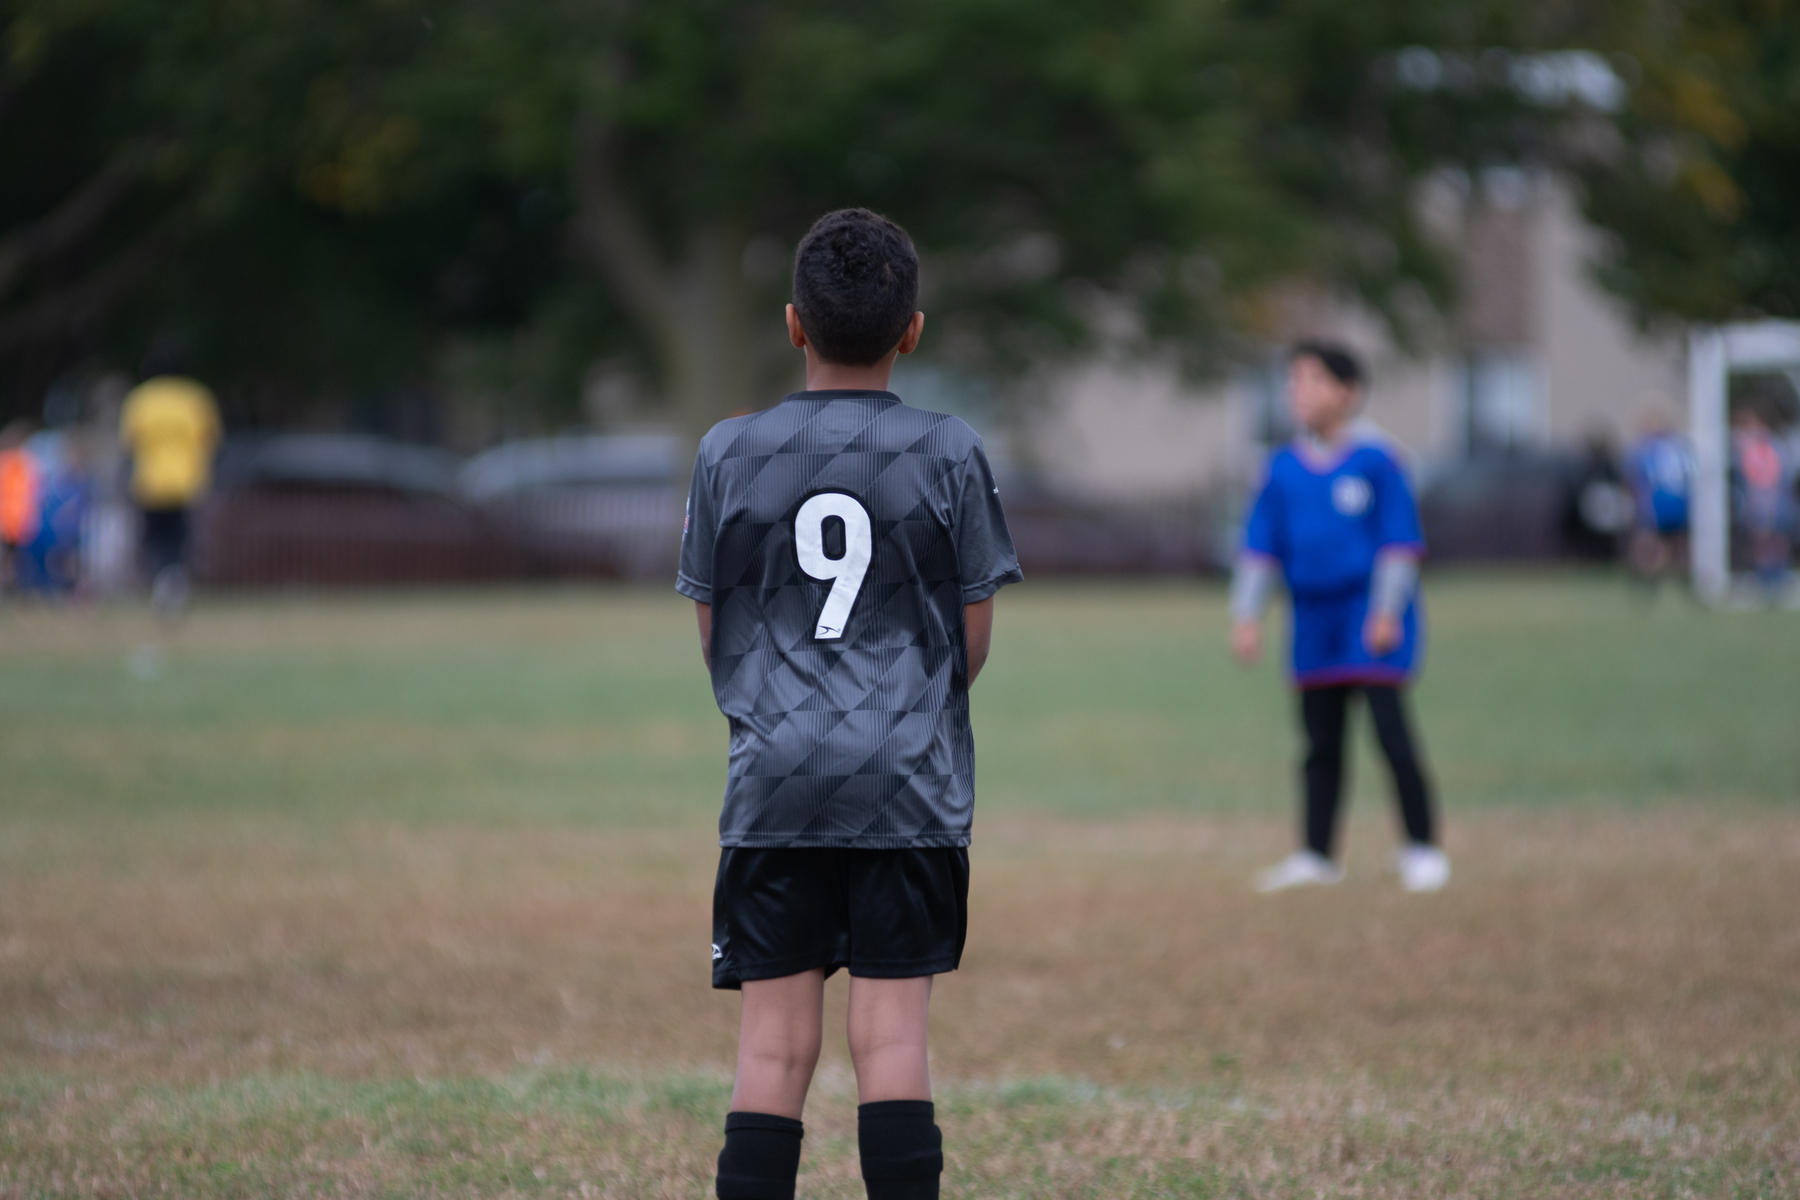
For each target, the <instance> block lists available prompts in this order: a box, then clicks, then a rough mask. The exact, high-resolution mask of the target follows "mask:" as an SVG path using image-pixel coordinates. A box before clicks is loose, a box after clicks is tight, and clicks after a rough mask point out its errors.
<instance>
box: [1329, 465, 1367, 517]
mask: <svg viewBox="0 0 1800 1200" xmlns="http://www.w3.org/2000/svg"><path fill="white" fill-rule="evenodd" d="M1374 496H1375V492H1374V489H1372V488H1371V487H1370V486H1369V481H1368V480H1366V479H1364V478H1363V477H1362V476H1361V475H1339V476H1338V477H1337V478H1336V479H1334V480H1332V481H1331V507H1333V508H1335V509H1337V510H1338V511H1339V512H1341V513H1343V514H1344V515H1345V516H1346V517H1360V516H1362V515H1363V514H1364V513H1365V512H1367V511H1369V501H1370V500H1372V499H1374Z"/></svg>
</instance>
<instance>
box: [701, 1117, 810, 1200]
mask: <svg viewBox="0 0 1800 1200" xmlns="http://www.w3.org/2000/svg"><path fill="white" fill-rule="evenodd" d="M805 1128H806V1127H805V1126H803V1125H802V1124H801V1123H800V1122H798V1121H796V1120H794V1119H793V1118H792V1117H776V1116H771V1115H770V1114H768V1113H753V1112H734V1113H727V1114H725V1149H723V1150H721V1151H719V1182H718V1190H717V1194H718V1197H719V1200H794V1176H795V1175H797V1174H799V1171H800V1138H801V1136H802V1135H803V1134H804V1133H805Z"/></svg>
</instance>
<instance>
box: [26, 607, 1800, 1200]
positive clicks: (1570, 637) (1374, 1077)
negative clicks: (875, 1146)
mask: <svg viewBox="0 0 1800 1200" xmlns="http://www.w3.org/2000/svg"><path fill="white" fill-rule="evenodd" d="M1428 591H1429V597H1430V603H1431V606H1432V620H1433V624H1432V642H1433V644H1432V648H1431V654H1430V662H1429V670H1428V676H1427V679H1426V681H1425V683H1424V684H1423V685H1422V686H1421V687H1420V689H1419V691H1418V696H1417V710H1418V714H1419V718H1420V721H1421V724H1422V726H1423V729H1424V734H1425V739H1426V744H1427V748H1428V752H1429V754H1430V757H1431V759H1432V763H1433V766H1434V769H1435V772H1436V775H1437V778H1438V781H1439V783H1440V784H1441V787H1442V791H1443V793H1444V806H1445V811H1446V826H1447V831H1448V833H1447V837H1448V847H1449V849H1450V851H1451V853H1452V855H1453V857H1454V858H1455V861H1456V878H1455V879H1454V880H1453V882H1452V884H1451V886H1450V888H1449V889H1448V890H1446V891H1445V892H1444V893H1442V894H1440V895H1438V896H1433V897H1411V896H1405V895H1403V894H1401V893H1400V892H1399V890H1398V888H1397V886H1396V885H1395V884H1394V883H1393V882H1392V880H1391V879H1390V878H1389V877H1387V875H1386V874H1385V871H1384V869H1383V867H1384V856H1385V854H1386V851H1387V849H1388V847H1389V846H1390V844H1391V841H1392V837H1393V834H1392V824H1393V822H1392V817H1391V814H1390V812H1389V811H1388V804H1387V800H1386V795H1385V786H1384V783H1385V781H1384V780H1383V778H1382V775H1381V772H1380V771H1379V770H1378V769H1377V768H1376V766H1375V760H1374V758H1373V756H1372V755H1371V754H1369V753H1366V752H1363V753H1360V754H1359V758H1358V762H1359V765H1360V766H1361V768H1362V770H1361V777H1362V778H1361V785H1360V787H1359V789H1358V797H1357V800H1356V802H1355V804H1354V807H1353V810H1352V821H1351V827H1350V831H1349V856H1350V879H1349V880H1348V881H1347V882H1346V883H1345V884H1344V885H1342V886H1340V887H1338V888H1335V889H1328V890H1323V891H1319V892H1313V893H1301V894H1292V895H1285V896H1280V897H1258V896H1255V895H1252V894H1251V893H1250V892H1249V890H1248V887H1247V880H1248V878H1249V876H1250V875H1251V874H1252V873H1253V872H1254V870H1255V869H1256V868H1257V867H1259V866H1262V865H1265V864H1266V863H1267V862H1268V861H1271V860H1272V859H1273V858H1275V857H1276V856H1278V855H1279V854H1281V853H1283V852H1285V851H1286V849H1287V848H1288V843H1289V839H1290V837H1291V834H1290V827H1291V824H1292V814H1291V808H1292V799H1291V794H1290V792H1291V774H1292V756H1293V753H1294V741H1293V734H1292V732H1291V730H1290V721H1289V711H1288V710H1289V705H1290V700H1289V698H1288V696H1287V694H1286V692H1285V689H1284V686H1283V684H1282V682H1281V680H1280V678H1279V677H1278V675H1277V673H1276V672H1275V671H1274V670H1273V669H1272V668H1270V667H1265V668H1264V669H1262V670H1261V671H1259V672H1256V673H1252V674H1244V673H1241V672H1239V671H1237V670H1236V669H1235V668H1233V667H1232V666H1231V665H1230V664H1229V663H1228V661H1227V659H1226V656H1225V653H1224V650H1223V638H1224V628H1225V621H1224V613H1223V600H1222V596H1221V595H1220V594H1219V592H1218V591H1217V590H1216V589H1206V588H1200V587H1195V586H1187V585H1180V586H1177V585H1141V586H1123V585H1117V586H1098V585H1096V586H1075V585H1050V584H1032V585H1029V586H1027V587H1022V588H1017V589H1013V590H1010V591H1008V592H1007V593H1006V594H1004V595H1003V596H1002V597H1001V599H1000V602H999V613H998V619H997V628H996V637H995V650H994V658H993V660H992V663H991V665H990V666H989V668H988V674H986V675H984V676H983V678H982V681H981V684H980V686H979V687H978V688H977V689H976V702H975V707H976V735H977V742H978V746H979V754H980V782H979V788H980V796H981V799H980V804H979V809H978V817H977V828H976V846H975V848H974V851H973V856H974V861H975V880H974V887H973V893H972V901H971V903H972V910H973V921H972V928H971V936H970V945H969V950H968V954H967V957H966V959H965V963H964V968H963V970H962V971H960V972H958V973H957V974H956V975H953V976H950V977H948V978H947V979H945V980H943V981H941V985H940V987H939V990H938V995H937V1000H936V1003H935V1005H934V1014H933V1039H934V1071H935V1074H936V1078H937V1081H938V1090H939V1095H938V1099H939V1110H940V1123H941V1124H942V1125H943V1127H944V1131H945V1137H946V1143H947V1153H948V1158H949V1164H950V1165H949V1169H948V1171H947V1174H946V1178H945V1194H946V1195H947V1196H969V1197H973V1196H982V1197H989V1196H996V1197H998V1196H1032V1197H1039V1196H1046V1197H1063V1196H1095V1197H1100V1196H1105V1197H1116V1196H1183V1197H1211V1196H1245V1197H1288V1196H1294V1197H1301V1196H1304V1197H1314V1196H1393V1197H1401V1196H1405V1197H1413V1196H1419V1197H1424V1196H1431V1197H1438V1196H1479V1197H1514V1196H1516V1197H1546V1196H1547V1197H1574V1196H1583V1197H1585V1196H1609V1197H1610V1196H1619V1197H1626V1196H1629V1197H1640V1196H1657V1197H1678V1196H1731V1197H1791V1196H1795V1195H1800V921H1797V920H1796V914H1797V913H1800V737H1797V736H1796V735H1797V734H1800V624H1796V622H1795V620H1794V618H1793V617H1792V615H1784V614H1751V615H1744V616H1733V617H1720V616H1713V615H1707V614H1702V613H1700V612H1698V611H1696V610H1693V609H1691V608H1689V607H1687V606H1685V605H1683V604H1682V603H1680V602H1678V601H1676V600H1675V599H1674V598H1673V597H1667V598H1665V599H1664V600H1663V602H1662V603H1661V604H1659V605H1658V606H1657V607H1655V608H1653V609H1651V610H1648V611H1645V610H1642V609H1639V608H1637V607H1634V606H1633V604H1632V603H1630V601H1629V598H1628V597H1627V596H1626V595H1625V594H1624V593H1623V591H1622V590H1621V586H1620V585H1618V584H1617V583H1616V582H1614V581H1612V580H1610V579H1608V578H1605V577H1587V576H1546V577H1541V578H1508V579H1499V578H1480V577H1437V578H1433V579H1432V580H1431V581H1430V582H1429V583H1428ZM723 743H724V730H723V722H722V720H721V718H720V717H719V716H718V714H717V712H716V710H714V709H713V707H712V703H711V695H710V692H709V691H708V689H707V686H706V682H705V678H704V675H703V672H702V670H701V667H700V664H699V656H698V651H697V648H696V646H695V644H694V638H693V631H692V616H691V612H690V610H689V607H688V606H687V605H686V604H685V602H683V601H681V600H679V599H678V598H676V597H674V596H672V595H671V594H666V593H662V592H638V591H630V590H597V589H596V590H568V591H547V592H539V593H525V592H518V593H507V592H491V593H490V592H470V593H455V594H442V595H438V594H418V595H383V596H361V597H347V598H335V597H334V598H319V597H313V598H307V599H298V598H273V599H265V598H258V599H222V600H216V601H212V602H209V603H206V604H204V605H203V606H202V607H201V608H200V609H199V610H198V611H197V612H195V613H194V614H193V616H192V617H191V618H190V619H189V620H188V622H187V623H186V624H185V625H184V626H182V627H181V628H180V629H179V630H176V631H173V632H166V633H165V632H159V631H158V630H157V629H156V627H155V626H154V625H153V624H152V623H151V622H150V621H149V620H148V618H147V617H145V616H144V615H143V614H141V613H138V612H136V611H131V610H100V611H91V612H44V611H28V610H25V611H22V610H17V609H13V610H0V1196H3V1197H25V1196H53V1195H57V1196H63V1195H66V1196H108V1197H125V1196H131V1197H146V1196H152V1195H164V1194H168V1195H183V1196H221V1197H222V1196H245V1197H249V1196H266V1195H344V1194H349V1195H393V1196H412V1195H446V1196H448V1195H457V1196H468V1195H479V1196H503V1195H521V1196H525V1195H532V1196H536V1195H544V1196H563V1195H569V1196H614V1197H639V1196H659V1197H660V1196H670V1197H703V1196H708V1195H710V1194H711V1177H710V1168H711V1161H710V1160H711V1158H712V1156H713V1155H715V1154H716V1153H717V1148H718V1129H719V1127H720V1124H721V1122H722V1119H723V1115H724V1112H725V1109H726V1104H727V1097H728V1093H729V1065H730V1059H731V1051H732V1045H733V1040H734V1034H735V1023H736V1013H737V1001H736V998H735V997H734V996H730V995H726V994H721V993H714V992H712V991H711V990H710V989H709V988H708V986H707V981H708V976H709V965H708V961H707V959H708V955H707V949H706V946H707V932H708V923H709V904H710V891H711V881H712V868H713V865H714V861H715V858H716V850H715V849H714V848H713V844H712V840H711V825H712V821H713V819H714V817H715V816H716V805H717V801H718V796H719V792H720V789H721V785H722V779H723V758H724V755H723V750H724V745H723ZM1366 749H1367V747H1366V743H1365V744H1364V745H1363V746H1360V747H1359V750H1362V751H1366ZM841 986H842V981H841V980H836V981H834V982H833V988H832V996H833V1000H832V1002H833V1003H835V1004H838V1005H840V1006H841V1002H842V996H841ZM854 1104H855V1096H854V1087H853V1083H852V1080H851V1078H850V1076H849V1073H848V1069H847V1065H846V1055H845V1054H844V1052H843V1050H842V1047H841V1044H838V1045H829V1044H828V1048H827V1052H826V1061H825V1065H824V1067H823V1068H822V1073H821V1078H820V1080H819V1082H818V1084H817V1085H816V1086H815V1091H814V1094H813V1100H812V1103H811V1105H810V1107H809V1110H808V1113H807V1128H808V1136H807V1150H806V1157H805V1161H804V1162H803V1166H802V1172H803V1173H802V1176H801V1195H802V1196H805V1197H850V1196H859V1195H861V1194H862V1193H861V1185H860V1182H859V1180H858V1177H857V1171H856V1162H855V1138H854Z"/></svg>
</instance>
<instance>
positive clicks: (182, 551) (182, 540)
mask: <svg viewBox="0 0 1800 1200" xmlns="http://www.w3.org/2000/svg"><path fill="white" fill-rule="evenodd" d="M187 542H188V510H187V509H185V508H146V509H145V510H144V565H145V567H146V568H148V569H149V572H150V578H152V579H155V578H156V577H157V576H158V575H159V574H161V573H162V570H163V568H165V567H185V566H186V565H187Z"/></svg>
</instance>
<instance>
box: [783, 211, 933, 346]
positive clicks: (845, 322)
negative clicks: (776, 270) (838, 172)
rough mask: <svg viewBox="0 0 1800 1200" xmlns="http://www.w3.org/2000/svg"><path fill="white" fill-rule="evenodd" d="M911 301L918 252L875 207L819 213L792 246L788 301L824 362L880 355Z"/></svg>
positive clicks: (895, 338) (895, 337)
mask: <svg viewBox="0 0 1800 1200" xmlns="http://www.w3.org/2000/svg"><path fill="white" fill-rule="evenodd" d="M918 303H919V255H918V252H917V251H916V250H914V249H913V244H912V239H911V238H910V237H908V236H906V230H904V229H902V228H900V226H898V225H896V224H895V223H894V222H892V221H890V220H888V219H887V218H886V217H884V216H881V215H880V214H879V213H872V212H870V211H869V210H868V209H866V208H840V209H838V210H837V211H836V212H829V213H826V214H825V215H824V216H822V217H820V218H819V219H818V220H817V221H816V222H814V223H813V227H812V228H811V229H809V230H808V231H807V233H806V236H805V237H803V238H801V239H800V246H799V248H798V249H797V250H795V251H794V308H795V310H796V311H797V312H798V313H799V315H800V327H801V328H802V329H804V330H806V340H807V341H808V342H810V343H812V346H813V349H815V350H816V351H818V354H819V357H820V358H822V359H824V360H825V361H827V362H833V363H841V364H843V365H845V366H858V367H861V366H868V365H869V364H871V363H876V362H880V361H881V360H882V359H883V358H884V357H886V355H887V353H888V351H890V350H892V349H893V348H894V347H895V346H896V345H898V344H899V342H900V338H901V336H902V335H904V334H905V333H906V326H907V324H908V323H909V322H911V320H912V315H913V312H914V311H915V310H916V309H917V307H918Z"/></svg>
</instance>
